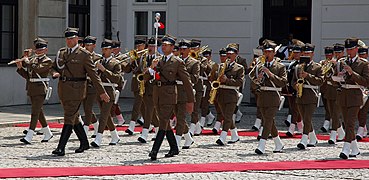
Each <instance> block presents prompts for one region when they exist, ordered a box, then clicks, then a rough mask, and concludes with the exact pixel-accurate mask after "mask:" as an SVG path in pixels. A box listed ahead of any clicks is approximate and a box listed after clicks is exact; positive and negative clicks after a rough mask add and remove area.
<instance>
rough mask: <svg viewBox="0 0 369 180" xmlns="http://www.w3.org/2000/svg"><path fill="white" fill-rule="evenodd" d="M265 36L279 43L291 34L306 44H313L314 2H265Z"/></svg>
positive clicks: (307, 0) (283, 0)
mask: <svg viewBox="0 0 369 180" xmlns="http://www.w3.org/2000/svg"><path fill="white" fill-rule="evenodd" d="M263 2H264V3H263V15H264V17H263V35H264V37H266V38H270V39H272V40H275V41H277V42H280V41H281V40H283V39H287V38H288V35H289V34H293V38H295V39H299V40H301V41H303V42H304V43H307V42H311V3H312V0H264V1H263Z"/></svg>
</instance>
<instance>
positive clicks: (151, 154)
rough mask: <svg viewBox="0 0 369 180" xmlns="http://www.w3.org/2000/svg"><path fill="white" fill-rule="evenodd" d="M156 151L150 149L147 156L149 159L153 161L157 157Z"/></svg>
mask: <svg viewBox="0 0 369 180" xmlns="http://www.w3.org/2000/svg"><path fill="white" fill-rule="evenodd" d="M157 156H158V152H157V151H151V152H150V153H149V157H150V158H151V161H155V160H156V159H157Z"/></svg>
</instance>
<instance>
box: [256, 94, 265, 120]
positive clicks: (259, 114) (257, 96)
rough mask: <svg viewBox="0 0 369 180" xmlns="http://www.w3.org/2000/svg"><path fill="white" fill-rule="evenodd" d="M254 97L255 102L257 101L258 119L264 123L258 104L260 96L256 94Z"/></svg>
mask: <svg viewBox="0 0 369 180" xmlns="http://www.w3.org/2000/svg"><path fill="white" fill-rule="evenodd" d="M254 95H255V100H256V118H258V119H261V121H263V117H262V115H261V112H260V108H259V106H258V104H257V102H258V98H259V95H258V94H256V93H254Z"/></svg>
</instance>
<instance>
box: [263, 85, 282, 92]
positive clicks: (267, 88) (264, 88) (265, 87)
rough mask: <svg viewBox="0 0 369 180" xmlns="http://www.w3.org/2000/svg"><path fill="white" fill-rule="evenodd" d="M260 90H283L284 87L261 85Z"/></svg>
mask: <svg viewBox="0 0 369 180" xmlns="http://www.w3.org/2000/svg"><path fill="white" fill-rule="evenodd" d="M260 90H262V91H282V88H276V87H268V86H262V87H260Z"/></svg>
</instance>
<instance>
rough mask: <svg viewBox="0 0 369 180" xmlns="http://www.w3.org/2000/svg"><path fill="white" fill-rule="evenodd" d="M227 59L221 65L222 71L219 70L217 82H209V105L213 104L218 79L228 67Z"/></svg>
mask: <svg viewBox="0 0 369 180" xmlns="http://www.w3.org/2000/svg"><path fill="white" fill-rule="evenodd" d="M228 62H229V59H226V61H225V62H224V63H223V67H222V69H220V71H219V74H218V78H217V80H215V81H213V82H211V84H210V85H211V90H210V94H209V96H210V97H209V103H210V104H214V101H215V97H216V96H217V92H218V89H219V87H220V78H221V77H222V76H223V75H224V73H225V69H226V68H227V66H228Z"/></svg>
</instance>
